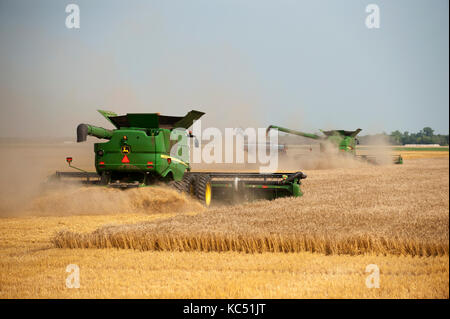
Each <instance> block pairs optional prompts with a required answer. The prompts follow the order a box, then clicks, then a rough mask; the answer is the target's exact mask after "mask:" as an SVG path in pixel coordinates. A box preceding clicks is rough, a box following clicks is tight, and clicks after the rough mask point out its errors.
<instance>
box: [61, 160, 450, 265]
mask: <svg viewBox="0 0 450 319" xmlns="http://www.w3.org/2000/svg"><path fill="white" fill-rule="evenodd" d="M307 173H309V174H308V175H309V177H308V179H307V180H306V181H305V183H304V186H303V189H304V191H305V192H306V193H305V196H304V197H302V198H295V199H294V198H287V199H278V200H275V201H272V202H268V201H260V202H256V203H250V204H243V205H238V206H233V207H222V208H216V209H211V210H209V211H207V212H204V213H202V214H198V215H196V216H186V215H181V216H175V217H173V218H170V219H166V220H161V221H154V222H142V223H137V224H130V225H119V226H108V227H102V228H99V229H97V230H96V231H94V232H91V233H76V232H70V231H61V232H59V233H58V234H57V235H56V236H55V237H54V238H53V239H52V242H53V243H54V245H56V247H61V248H110V247H116V248H134V249H139V250H168V251H239V252H301V251H308V252H318V253H324V254H350V255H355V254H363V253H376V254H394V255H412V256H437V255H448V253H449V231H448V226H449V202H448V195H449V184H448V175H449V172H448V159H433V160H430V159H420V160H415V161H413V162H410V163H408V162H406V163H405V164H404V165H403V166H394V165H390V166H371V167H363V168H353V169H350V168H346V169H333V170H317V171H309V172H307Z"/></svg>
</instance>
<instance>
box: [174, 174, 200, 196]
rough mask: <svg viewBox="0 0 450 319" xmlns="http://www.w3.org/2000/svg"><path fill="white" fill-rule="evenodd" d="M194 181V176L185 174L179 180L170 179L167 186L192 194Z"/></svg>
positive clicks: (193, 192)
mask: <svg viewBox="0 0 450 319" xmlns="http://www.w3.org/2000/svg"><path fill="white" fill-rule="evenodd" d="M194 182H195V178H194V176H192V175H189V174H185V175H184V176H183V179H182V180H181V181H171V182H170V183H169V186H170V187H172V188H174V189H176V190H177V191H179V192H183V193H187V194H189V195H192V196H194V194H195V191H194Z"/></svg>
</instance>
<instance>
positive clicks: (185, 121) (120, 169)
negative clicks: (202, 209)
mask: <svg viewBox="0 0 450 319" xmlns="http://www.w3.org/2000/svg"><path fill="white" fill-rule="evenodd" d="M99 112H100V113H101V114H102V115H103V116H104V117H105V118H106V119H107V120H108V121H109V122H110V123H112V124H113V125H114V126H115V129H112V130H109V129H105V128H101V127H96V126H93V125H88V124H80V125H78V127H77V142H84V141H86V139H87V136H89V135H90V136H95V137H97V138H99V139H106V140H108V141H107V142H104V143H95V144H94V152H95V169H96V171H95V172H87V171H84V170H82V169H79V168H77V167H74V166H72V161H73V159H72V158H71V157H67V158H66V160H67V162H68V163H69V166H70V167H72V168H74V169H76V170H77V171H72V172H59V171H58V172H56V174H55V175H54V176H53V178H54V179H56V180H67V179H69V180H77V181H81V182H82V183H84V184H92V185H103V186H106V187H115V188H121V189H126V188H130V187H144V186H151V185H157V184H161V183H167V184H169V185H170V186H172V187H174V188H176V189H177V190H179V191H183V192H186V193H188V194H191V195H192V196H195V197H196V198H198V199H199V200H200V201H201V202H203V203H204V204H205V205H206V206H209V205H210V203H211V200H212V199H213V198H219V199H249V198H252V199H253V198H266V199H273V198H277V197H284V196H302V192H301V189H300V185H301V179H304V178H306V175H305V174H303V173H302V172H292V173H273V174H260V173H235V172H232V173H230V172H192V171H191V166H190V163H189V159H188V158H189V156H188V157H187V158H186V156H182V155H183V154H186V153H183V152H187V151H188V148H189V140H188V138H195V137H194V136H193V135H192V133H190V132H187V129H188V128H189V127H190V126H191V125H192V124H193V122H194V121H195V120H197V119H199V118H200V117H201V116H203V114H204V113H203V112H199V111H190V112H189V113H188V114H187V115H186V116H184V117H176V116H163V115H160V114H159V113H128V114H125V115H117V114H116V113H113V112H109V111H101V110H99ZM173 133H176V134H175V135H174V134H173ZM173 136H176V138H175V139H174V138H173ZM195 142H196V143H195V144H198V141H197V140H196V138H195ZM175 144H177V145H176V147H177V148H176V149H175V154H174V153H173V150H172V148H173V147H174V146H175Z"/></svg>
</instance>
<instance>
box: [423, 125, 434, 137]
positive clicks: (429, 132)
mask: <svg viewBox="0 0 450 319" xmlns="http://www.w3.org/2000/svg"><path fill="white" fill-rule="evenodd" d="M422 132H423V135H425V136H429V137H432V136H433V134H434V130H433V129H432V128H431V127H428V126H427V127H424V128H423V130H422Z"/></svg>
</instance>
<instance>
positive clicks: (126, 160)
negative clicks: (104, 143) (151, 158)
mask: <svg viewBox="0 0 450 319" xmlns="http://www.w3.org/2000/svg"><path fill="white" fill-rule="evenodd" d="M129 162H130V160H129V159H128V156H126V155H124V157H123V158H122V163H129Z"/></svg>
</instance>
